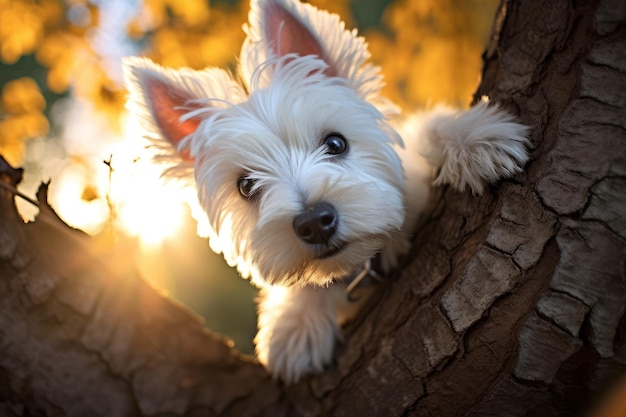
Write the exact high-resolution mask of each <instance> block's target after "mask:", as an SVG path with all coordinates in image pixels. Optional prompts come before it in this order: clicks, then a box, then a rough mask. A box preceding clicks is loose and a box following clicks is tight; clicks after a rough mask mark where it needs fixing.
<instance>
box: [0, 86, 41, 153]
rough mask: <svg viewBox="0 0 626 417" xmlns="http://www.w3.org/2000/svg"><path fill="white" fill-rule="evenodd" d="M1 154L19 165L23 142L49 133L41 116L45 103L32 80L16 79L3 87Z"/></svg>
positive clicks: (0, 128)
mask: <svg viewBox="0 0 626 417" xmlns="http://www.w3.org/2000/svg"><path fill="white" fill-rule="evenodd" d="M1 99H2V100H1V103H2V105H1V113H2V114H3V117H2V118H0V150H1V152H2V154H3V155H4V157H5V158H6V159H7V160H8V161H9V162H10V163H12V164H14V165H17V164H19V163H21V161H22V155H23V148H24V140H25V139H31V138H34V137H38V136H44V135H46V134H47V133H48V128H49V125H48V120H47V119H46V117H45V116H44V115H43V110H44V109H45V107H46V102H45V100H44V98H43V96H42V95H41V91H39V87H38V86H37V83H35V81H34V80H33V79H32V78H28V77H25V78H19V79H17V80H13V81H10V82H8V83H6V84H5V85H4V88H3V89H2V96H1Z"/></svg>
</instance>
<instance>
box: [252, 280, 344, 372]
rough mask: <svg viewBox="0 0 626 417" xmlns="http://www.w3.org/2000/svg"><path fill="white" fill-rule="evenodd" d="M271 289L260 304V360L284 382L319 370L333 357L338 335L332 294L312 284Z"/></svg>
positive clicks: (257, 340)
mask: <svg viewBox="0 0 626 417" xmlns="http://www.w3.org/2000/svg"><path fill="white" fill-rule="evenodd" d="M271 291H272V292H271V293H268V294H266V295H264V298H263V300H262V301H261V303H260V305H259V332H258V333H257V336H256V338H255V344H256V352H257V357H258V359H259V361H260V362H261V363H262V364H263V365H265V367H266V368H267V369H268V370H269V371H270V373H271V374H272V375H273V376H274V378H275V379H280V380H282V381H284V382H286V383H294V382H297V381H298V380H299V379H300V378H301V377H302V376H304V375H306V374H310V373H317V372H321V371H322V370H323V369H324V367H325V366H327V365H328V364H330V362H331V361H332V357H333V350H334V347H335V340H336V339H337V337H338V335H339V326H338V324H337V319H336V311H335V301H334V300H333V297H334V294H332V293H331V292H330V291H329V289H327V288H313V287H305V288H294V289H285V288H277V289H272V290H271Z"/></svg>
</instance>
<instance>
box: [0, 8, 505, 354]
mask: <svg viewBox="0 0 626 417" xmlns="http://www.w3.org/2000/svg"><path fill="white" fill-rule="evenodd" d="M311 3H312V4H314V5H316V6H318V7H320V8H323V9H327V10H330V11H332V12H335V13H339V14H340V15H341V16H342V18H343V19H344V20H345V21H346V23H347V27H349V28H352V27H357V28H358V29H359V33H360V34H361V35H363V36H365V37H366V39H367V41H368V43H369V45H370V52H371V53H372V56H373V61H374V62H375V63H376V64H377V65H380V66H381V67H382V69H383V73H384V75H385V79H386V84H387V85H386V87H385V90H384V91H385V94H386V95H387V96H388V97H390V98H391V99H393V100H394V101H395V102H396V103H397V104H398V105H400V106H401V107H402V108H403V109H405V110H412V109H417V108H420V107H424V106H428V105H429V104H431V103H434V102H445V103H448V104H452V105H457V106H461V107H466V106H468V105H469V103H470V101H471V96H472V94H473V92H474V90H475V89H476V87H477V85H478V81H479V73H480V69H481V63H482V61H481V54H482V50H483V49H484V46H485V45H486V42H487V41H488V36H489V34H490V31H491V27H492V24H493V20H494V15H495V11H496V8H497V6H498V3H499V0H412V1H409V0H397V1H389V0H316V1H311ZM247 12H248V1H247V0H244V1H234V0H231V1H226V0H221V1H218V0H213V1H209V0H185V1H182V0H143V1H142V0H94V1H86V0H0V99H1V100H0V154H2V155H3V156H4V157H5V158H6V159H7V160H8V161H9V162H10V163H11V164H13V165H14V166H23V167H24V168H25V179H24V182H23V184H22V185H21V188H20V189H21V191H22V192H24V193H26V194H28V195H31V196H32V195H34V193H35V190H36V188H37V186H38V185H39V183H40V182H41V181H47V180H49V179H51V180H52V182H51V185H50V203H51V205H52V206H53V208H55V209H56V210H57V212H58V213H59V215H60V216H61V217H62V218H63V219H64V220H65V221H66V222H67V223H69V224H70V225H72V226H74V227H76V228H79V229H82V230H84V231H85V232H87V233H89V234H91V235H93V236H94V239H96V240H97V241H98V243H99V244H100V246H101V247H102V250H103V253H106V252H107V251H112V250H113V249H114V248H115V247H119V246H120V245H125V246H124V247H130V248H132V250H130V251H128V256H131V257H133V258H134V260H135V262H136V264H137V265H138V267H139V268H140V269H141V270H142V272H143V274H144V276H145V277H146V278H147V279H149V280H150V281H151V282H152V283H154V285H155V286H158V287H160V288H161V289H162V290H163V291H165V292H167V293H168V294H169V295H170V296H171V297H174V298H176V299H178V300H179V301H181V302H182V303H184V304H185V305H187V306H188V307H189V308H190V309H192V310H194V311H195V312H197V313H198V314H200V315H202V316H203V317H204V318H205V320H206V325H207V327H208V328H210V329H211V330H214V331H217V332H220V333H222V334H225V335H226V336H227V337H229V338H231V339H232V340H233V341H234V343H235V347H236V348H238V349H239V350H240V351H243V352H246V353H250V352H252V350H253V348H252V338H253V336H254V333H255V329H256V317H255V307H254V302H253V299H254V297H255V294H256V290H255V289H254V288H253V287H252V286H251V285H250V284H249V283H248V282H246V281H245V280H243V279H241V278H239V277H238V276H237V273H236V272H235V271H234V270H232V269H231V268H229V267H228V266H227V265H226V264H225V262H224V261H223V259H222V258H221V256H219V255H216V254H214V253H213V252H212V251H211V250H210V248H209V245H208V242H207V240H206V239H204V238H201V237H199V236H198V234H197V233H196V221H195V220H194V217H193V216H192V215H191V213H190V209H189V206H188V205H187V204H186V203H185V201H190V200H191V199H193V198H194V196H193V192H189V190H181V189H180V187H178V186H177V184H176V183H173V182H172V183H167V184H164V183H163V181H162V180H160V178H159V174H160V170H159V167H157V166H155V165H153V164H152V163H151V161H150V160H149V159H148V158H146V156H145V153H143V152H142V149H143V146H144V145H145V142H143V141H142V139H141V132H140V131H139V129H138V128H137V126H136V124H135V123H134V122H133V120H132V119H130V118H129V117H128V114H127V113H126V111H125V108H124V104H125V95H126V92H125V90H124V87H123V84H122V73H121V64H120V63H121V58H122V57H124V56H128V55H143V56H148V57H150V58H152V59H153V60H154V61H156V62H158V63H160V64H162V65H166V66H170V67H183V66H186V67H192V68H203V67H205V66H218V67H222V68H233V66H234V64H235V58H236V56H237V55H238V53H239V48H240V46H241V43H242V41H243V38H244V36H243V31H242V30H241V27H242V25H243V23H244V22H245V21H246V20H247ZM19 208H20V211H21V212H22V214H23V216H24V217H25V218H26V219H32V218H33V217H34V216H35V215H36V209H35V208H34V207H32V206H29V205H28V204H26V203H24V202H21V201H20V202H19ZM195 216H196V218H197V217H198V216H199V214H198V213H195ZM200 234H201V235H202V233H201V231H200Z"/></svg>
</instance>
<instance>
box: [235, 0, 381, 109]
mask: <svg viewBox="0 0 626 417" xmlns="http://www.w3.org/2000/svg"><path fill="white" fill-rule="evenodd" d="M244 29H245V31H246V33H247V35H248V37H247V39H246V42H245V43H244V47H243V48H242V51H241V57H240V62H241V64H242V65H241V70H242V73H243V78H244V79H245V80H249V79H250V77H251V76H252V73H253V72H254V71H255V70H256V69H257V68H258V67H259V66H260V65H261V64H263V63H264V62H265V61H266V60H267V59H270V58H272V57H274V58H280V57H282V56H285V55H287V54H297V55H300V56H307V55H315V56H317V57H318V58H320V59H322V60H323V61H324V62H325V63H326V64H327V65H328V68H327V69H326V71H325V74H326V75H328V76H338V77H341V78H344V79H346V80H347V81H348V85H349V86H351V87H353V88H354V89H355V90H356V91H357V93H358V94H359V95H360V96H362V97H363V98H366V99H367V98H372V97H371V96H372V95H376V94H378V93H379V91H380V89H381V88H382V76H381V75H380V70H379V68H378V67H375V66H373V65H371V64H370V63H368V60H369V58H370V53H369V52H368V50H367V44H366V43H365V40H364V39H363V38H362V37H359V36H357V32H356V30H352V31H348V30H346V28H345V24H344V23H343V22H342V21H341V20H340V18H339V16H338V15H336V14H331V13H328V12H326V11H324V10H319V9H317V8H315V7H313V6H311V5H309V4H303V3H300V2H299V1H297V0H251V4H250V14H249V25H248V26H246V27H245V28H244Z"/></svg>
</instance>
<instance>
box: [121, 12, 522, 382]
mask: <svg viewBox="0 0 626 417" xmlns="http://www.w3.org/2000/svg"><path fill="white" fill-rule="evenodd" d="M249 19H250V23H249V26H246V27H245V31H246V34H247V38H246V40H245V42H244V44H243V47H242V50H241V55H240V63H239V69H238V70H239V73H238V74H237V76H235V77H234V76H231V74H229V73H228V72H226V71H224V70H221V69H216V68H208V69H204V70H201V71H194V70H191V69H180V70H171V69H166V68H162V67H160V66H158V65H156V64H154V63H152V62H151V61H149V60H147V59H143V58H129V59H127V60H126V61H125V77H126V82H127V85H128V88H129V90H130V99H129V107H130V109H131V111H132V112H134V114H135V115H137V116H138V117H140V118H141V120H142V123H143V125H144V127H145V130H146V136H148V137H149V138H150V139H152V140H154V143H156V144H157V145H158V146H159V148H160V150H161V155H160V157H161V158H169V159H170V160H172V161H174V160H175V161H176V163H175V164H174V166H172V167H170V168H169V172H170V173H174V174H176V175H178V176H182V177H184V176H186V175H188V176H191V175H192V174H191V173H192V172H193V175H194V176H195V181H196V183H197V188H198V196H199V200H200V203H201V205H202V207H203V209H204V211H205V212H206V214H207V216H208V220H209V223H210V225H211V232H210V239H211V243H212V246H213V247H214V248H216V249H217V250H218V251H221V252H222V253H223V254H224V256H225V257H226V259H227V261H228V262H229V263H231V264H232V265H236V266H237V268H238V270H239V271H240V273H241V274H242V275H243V276H246V277H248V276H249V277H251V279H252V282H253V283H254V284H256V285H258V286H260V287H261V288H262V299H261V301H260V305H259V332H258V334H257V336H256V339H255V342H256V350H257V355H258V358H259V360H260V362H261V363H263V364H264V365H265V366H266V367H267V368H268V369H269V370H270V371H271V372H272V374H273V375H274V376H275V377H277V378H280V379H282V380H284V381H286V382H294V381H297V380H298V379H299V378H300V377H301V376H302V375H304V374H306V373H310V372H317V371H320V370H322V369H323V368H324V366H325V365H327V364H329V362H330V361H331V359H332V355H333V347H334V344H335V340H336V338H337V337H338V336H339V322H338V319H337V315H338V309H341V307H342V306H343V305H344V304H347V301H346V296H345V283H346V281H347V280H349V279H350V278H351V277H354V276H356V275H359V273H360V272H361V271H363V270H364V268H365V265H368V264H369V260H371V259H372V258H373V257H375V256H377V259H378V262H377V263H379V264H380V265H381V266H380V270H381V272H387V271H389V270H390V269H391V268H393V267H394V266H395V265H397V263H398V259H399V258H400V257H401V256H402V255H403V254H405V253H406V251H407V250H408V249H409V247H410V237H411V233H412V231H413V227H414V225H415V223H416V220H417V218H418V216H419V215H420V214H421V213H422V211H423V210H424V205H425V202H426V201H427V200H428V195H429V192H430V186H431V184H433V183H434V184H435V185H440V184H451V185H452V186H454V187H455V188H457V189H459V190H464V189H466V188H469V189H470V190H471V191H473V192H474V193H476V194H480V193H481V192H482V190H483V188H484V186H485V184H487V183H493V182H495V181H497V180H498V179H500V178H506V177H510V176H512V175H514V174H516V173H518V172H520V171H521V168H522V167H523V166H524V164H525V163H526V161H527V160H528V154H527V152H526V145H527V143H528V141H527V139H526V133H527V129H526V128H525V127H524V126H522V125H520V124H517V123H515V121H514V118H513V117H512V116H511V115H509V114H507V113H505V112H504V111H502V110H500V109H498V108H497V107H496V106H490V105H488V103H487V102H486V100H483V101H482V102H480V103H479V104H478V105H476V106H475V107H473V108H472V109H470V110H467V111H456V110H453V109H449V108H444V107H438V108H436V109H434V110H432V111H428V112H423V113H420V114H415V115H412V116H409V117H407V118H406V119H405V121H404V122H403V123H401V124H400V125H399V126H395V127H394V126H392V125H391V116H396V113H397V112H396V108H395V107H394V106H393V105H392V104H391V103H389V102H387V101H386V100H385V99H384V98H383V97H381V95H380V90H381V87H382V76H381V74H380V71H379V69H378V68H377V67H375V66H373V65H371V64H370V63H369V62H368V59H369V53H368V51H367V45H366V43H365V42H364V40H363V38H360V37H357V34H356V31H348V30H345V28H344V24H343V22H341V21H340V19H339V17H338V16H337V15H333V14H329V13H327V12H325V11H321V10H317V9H316V8H314V7H312V6H310V5H307V4H301V3H299V2H298V1H296V0H252V5H251V11H250V15H249ZM398 132H400V134H399V133H398ZM403 140H404V142H405V144H404V145H403Z"/></svg>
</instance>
